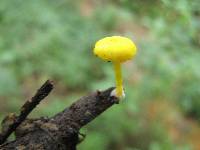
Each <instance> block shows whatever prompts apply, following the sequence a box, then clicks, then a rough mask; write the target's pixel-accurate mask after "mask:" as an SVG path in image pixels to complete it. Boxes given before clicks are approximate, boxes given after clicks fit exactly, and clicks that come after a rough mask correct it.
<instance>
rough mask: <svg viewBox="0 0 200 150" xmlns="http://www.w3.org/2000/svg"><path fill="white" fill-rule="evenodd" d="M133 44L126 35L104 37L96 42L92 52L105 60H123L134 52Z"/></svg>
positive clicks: (128, 58) (131, 56) (133, 54)
mask: <svg viewBox="0 0 200 150" xmlns="http://www.w3.org/2000/svg"><path fill="white" fill-rule="evenodd" d="M136 52H137V50H136V46H135V44H134V43H133V42H132V41H131V40H130V39H129V38H126V37H121V36H111V37H105V38H103V39H101V40H99V41H97V42H96V44H95V48H94V54H95V55H97V56H98V57H100V58H102V59H103V60H106V61H112V62H124V61H126V60H130V59H132V58H133V57H134V56H135V54H136Z"/></svg>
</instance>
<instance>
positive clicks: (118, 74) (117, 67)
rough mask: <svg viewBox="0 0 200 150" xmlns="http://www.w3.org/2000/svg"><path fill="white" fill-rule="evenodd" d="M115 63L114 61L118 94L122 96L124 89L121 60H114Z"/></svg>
mask: <svg viewBox="0 0 200 150" xmlns="http://www.w3.org/2000/svg"><path fill="white" fill-rule="evenodd" d="M113 63H114V70H115V80H116V91H117V96H118V97H121V96H122V91H123V86H122V73H121V64H120V62H113Z"/></svg>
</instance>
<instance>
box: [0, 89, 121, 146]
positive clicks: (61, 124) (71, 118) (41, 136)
mask: <svg viewBox="0 0 200 150" xmlns="http://www.w3.org/2000/svg"><path fill="white" fill-rule="evenodd" d="M113 90H114V88H109V89H107V90H105V91H96V92H93V93H91V94H89V95H87V96H84V97H82V98H80V99H79V100H77V101H75V102H74V103H73V104H72V105H71V106H70V107H68V108H66V109H65V110H63V111H62V112H60V113H58V114H56V115H55V116H53V117H51V118H39V119H26V120H25V121H24V122H23V123H22V124H21V125H20V126H19V127H18V128H17V129H16V131H15V134H16V140H14V141H11V142H7V143H4V144H2V145H0V149H1V150H13V149H19V150H76V145H77V144H78V142H79V138H78V135H79V130H80V128H81V127H83V126H84V125H86V124H87V123H89V122H90V121H92V120H93V119H95V118H96V117H98V115H100V114H101V113H102V112H104V111H105V110H106V109H108V108H109V107H111V106H112V105H113V104H115V103H118V99H117V98H116V97H114V96H111V92H112V91H113Z"/></svg>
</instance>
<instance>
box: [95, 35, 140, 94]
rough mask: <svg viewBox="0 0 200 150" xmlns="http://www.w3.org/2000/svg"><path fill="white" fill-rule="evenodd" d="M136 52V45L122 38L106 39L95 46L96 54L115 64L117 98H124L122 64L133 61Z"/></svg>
mask: <svg viewBox="0 0 200 150" xmlns="http://www.w3.org/2000/svg"><path fill="white" fill-rule="evenodd" d="M136 52H137V50H136V46H135V44H134V43H133V42H132V41H131V40H130V39H129V38H126V37H122V36H111V37H105V38H103V39H101V40H99V41H97V42H96V44H95V48H94V54H95V55H97V56H98V57H100V58H101V59H103V60H105V61H111V62H113V64H114V70H115V77H116V92H117V97H122V92H123V86H122V74H121V63H122V62H125V61H127V60H130V59H132V58H133V57H134V56H135V54H136Z"/></svg>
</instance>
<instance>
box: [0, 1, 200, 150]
mask: <svg viewBox="0 0 200 150" xmlns="http://www.w3.org/2000/svg"><path fill="white" fill-rule="evenodd" d="M111 35H122V36H127V37H129V38H131V39H133V40H134V41H135V43H136V45H137V47H138V54H137V56H136V58H135V59H134V60H133V61H129V62H127V63H125V64H124V65H123V76H124V86H125V91H126V98H125V99H124V100H122V102H121V103H120V104H119V105H116V106H114V107H112V108H111V109H109V110H108V111H106V112H105V113H104V114H102V115H101V116H100V117H98V118H97V119H96V120H94V121H93V122H92V123H90V124H89V125H88V126H86V127H85V128H84V129H82V130H81V132H82V133H85V134H87V137H86V139H85V140H84V141H83V142H82V143H81V144H80V145H79V146H78V149H79V150H94V149H95V150H200V143H199V141H200V67H199V65H200V49H199V48H200V3H199V1H198V0H107V1H106V0H96V1H95V0H74V1H72V0H71V1H70V0H56V1H55V0H14V1H11V0H1V1H0V120H2V118H3V116H5V115H6V114H8V113H10V112H18V111H19V108H20V106H21V105H22V104H23V102H24V101H25V100H27V99H28V98H29V97H31V96H32V95H33V93H34V92H35V91H36V89H37V88H38V87H39V86H40V85H41V84H42V83H43V82H44V81H45V80H47V79H52V80H54V81H55V87H56V88H55V89H54V91H53V92H52V93H51V95H50V96H49V97H48V99H47V100H44V101H43V102H42V104H41V105H40V106H39V107H38V108H37V109H35V110H34V111H33V112H32V114H31V117H40V116H52V115H54V114H55V113H57V112H59V111H61V110H63V109H64V108H65V107H66V106H68V105H69V104H71V103H72V102H73V101H75V100H76V99H78V98H79V97H81V96H83V95H85V94H87V93H89V92H91V91H94V90H96V89H106V88H108V87H111V86H113V85H114V84H115V83H114V73H113V69H112V64H111V63H107V62H103V61H102V60H100V59H97V58H96V57H95V56H94V55H93V53H92V49H93V47H94V43H95V41H97V40H99V39H100V38H102V37H105V36H111Z"/></svg>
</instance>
